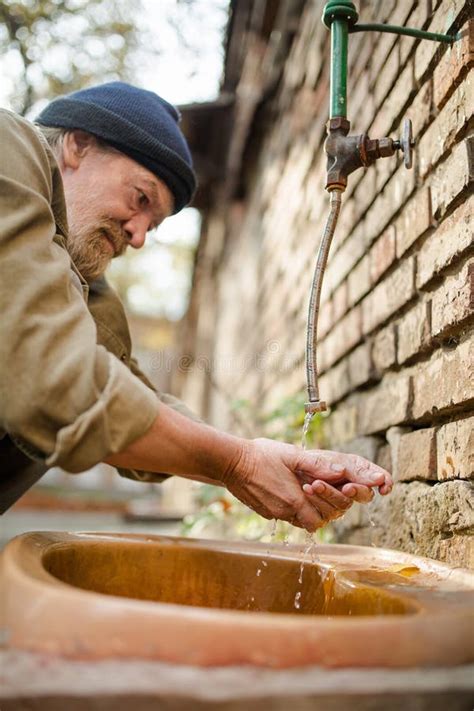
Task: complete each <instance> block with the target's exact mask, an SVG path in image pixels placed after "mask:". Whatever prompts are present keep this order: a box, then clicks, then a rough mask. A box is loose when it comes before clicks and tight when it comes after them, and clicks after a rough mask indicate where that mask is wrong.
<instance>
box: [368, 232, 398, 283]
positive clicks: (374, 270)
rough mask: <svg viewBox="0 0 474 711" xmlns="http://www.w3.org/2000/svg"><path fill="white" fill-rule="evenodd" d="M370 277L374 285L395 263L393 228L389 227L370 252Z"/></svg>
mask: <svg viewBox="0 0 474 711" xmlns="http://www.w3.org/2000/svg"><path fill="white" fill-rule="evenodd" d="M369 255H370V277H371V279H372V283H373V284H375V283H376V282H377V281H378V280H379V279H380V277H381V276H382V274H384V273H385V272H386V271H387V269H388V268H389V267H390V266H391V265H392V264H393V262H394V261H395V255H396V251H395V227H394V226H393V225H390V226H389V227H387V229H386V230H385V232H384V233H383V234H382V235H381V236H380V237H379V239H378V240H377V241H376V242H375V243H374V244H373V245H372V248H371V250H370V253H369Z"/></svg>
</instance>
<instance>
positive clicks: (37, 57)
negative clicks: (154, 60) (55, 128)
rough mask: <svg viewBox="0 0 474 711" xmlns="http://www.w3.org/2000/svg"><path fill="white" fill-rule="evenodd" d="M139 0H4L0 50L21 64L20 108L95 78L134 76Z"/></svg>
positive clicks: (0, 14)
mask: <svg viewBox="0 0 474 711" xmlns="http://www.w3.org/2000/svg"><path fill="white" fill-rule="evenodd" d="M140 11H141V0H135V1H134V2H133V3H130V2H128V1H127V0H20V1H17V0H1V1H0V50H1V51H2V54H3V55H5V54H6V53H7V52H10V53H13V54H15V55H16V57H17V58H19V59H20V61H21V64H22V67H23V69H22V72H21V80H20V82H19V84H18V86H17V87H16V90H15V95H14V96H13V97H12V101H13V104H14V108H15V109H16V110H17V111H18V112H19V113H21V114H24V113H25V112H27V111H28V110H29V109H30V108H31V106H32V105H33V104H34V103H35V102H36V101H38V100H39V99H42V98H48V99H50V98H51V97H54V96H58V95H60V94H63V93H65V92H69V91H74V90H75V89H79V88H81V87H83V86H86V85H88V84H91V83H94V82H97V81H108V80H113V79H118V78H121V79H127V78H130V74H131V67H130V64H129V58H130V56H131V53H132V52H133V50H134V49H136V48H137V46H138V42H139V39H140V38H141V40H143V39H144V38H143V36H142V35H143V33H140V32H139V31H138V30H137V27H136V22H135V18H136V17H137V16H139V13H140Z"/></svg>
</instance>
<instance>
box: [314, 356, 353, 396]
mask: <svg viewBox="0 0 474 711" xmlns="http://www.w3.org/2000/svg"><path fill="white" fill-rule="evenodd" d="M350 389H351V384H350V380H349V368H348V362H347V360H346V359H344V360H342V361H341V362H340V363H338V364H337V365H335V366H333V367H332V368H330V370H328V371H327V372H326V373H324V375H322V376H321V378H320V381H319V391H320V394H321V398H322V399H323V400H325V401H326V402H327V403H328V405H331V406H332V405H334V403H336V402H338V401H339V400H341V398H343V397H344V395H346V394H347V393H348V392H349V390H350Z"/></svg>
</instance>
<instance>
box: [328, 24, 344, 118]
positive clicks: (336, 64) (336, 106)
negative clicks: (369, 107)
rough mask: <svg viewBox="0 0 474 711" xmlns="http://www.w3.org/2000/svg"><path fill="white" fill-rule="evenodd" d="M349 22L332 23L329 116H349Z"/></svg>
mask: <svg viewBox="0 0 474 711" xmlns="http://www.w3.org/2000/svg"><path fill="white" fill-rule="evenodd" d="M347 44H348V27H347V22H344V21H342V20H334V22H333V23H332V24H331V92H330V104H329V105H330V112H329V118H335V117H336V116H342V117H343V118H347Z"/></svg>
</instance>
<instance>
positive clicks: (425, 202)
mask: <svg viewBox="0 0 474 711" xmlns="http://www.w3.org/2000/svg"><path fill="white" fill-rule="evenodd" d="M431 224H432V218H431V198H430V190H429V188H424V189H422V190H419V191H418V192H417V193H416V194H415V196H414V197H413V198H412V199H411V200H410V202H409V203H408V204H407V205H406V207H405V208H404V210H403V212H402V214H401V215H400V217H399V218H398V220H397V222H396V223H395V232H396V235H397V257H401V256H402V255H403V254H404V253H405V252H406V251H407V249H409V247H411V245H412V244H413V243H414V242H416V240H417V239H418V237H420V236H421V235H422V234H424V233H425V232H426V230H427V229H428V228H429V227H430V226H431Z"/></svg>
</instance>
